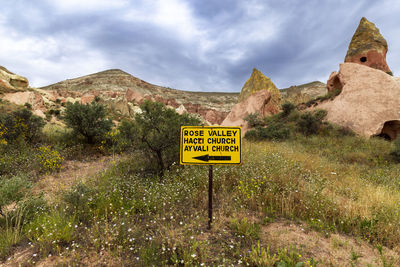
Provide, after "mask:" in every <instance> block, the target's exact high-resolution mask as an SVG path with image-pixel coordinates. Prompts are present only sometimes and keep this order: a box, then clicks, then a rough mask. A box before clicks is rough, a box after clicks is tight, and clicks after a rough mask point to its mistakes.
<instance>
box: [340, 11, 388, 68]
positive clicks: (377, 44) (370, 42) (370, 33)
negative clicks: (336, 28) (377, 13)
mask: <svg viewBox="0 0 400 267" xmlns="http://www.w3.org/2000/svg"><path fill="white" fill-rule="evenodd" d="M387 51H388V45H387V42H386V40H385V38H383V36H382V35H381V34H380V32H379V29H378V28H377V27H376V26H375V24H373V23H372V22H370V21H368V20H367V19H366V18H364V17H363V18H362V19H361V21H360V24H359V25H358V28H357V30H356V32H355V33H354V35H353V38H352V39H351V42H350V45H349V49H348V50H347V54H346V58H345V60H344V62H353V63H358V64H361V65H365V66H368V67H371V68H374V69H378V70H382V71H384V72H387V73H391V71H390V69H389V66H388V65H387V63H386V53H387Z"/></svg>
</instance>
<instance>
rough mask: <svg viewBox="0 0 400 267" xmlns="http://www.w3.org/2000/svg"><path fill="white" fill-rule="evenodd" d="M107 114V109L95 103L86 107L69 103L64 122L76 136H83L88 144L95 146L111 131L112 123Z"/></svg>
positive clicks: (76, 103)
mask: <svg viewBox="0 0 400 267" xmlns="http://www.w3.org/2000/svg"><path fill="white" fill-rule="evenodd" d="M106 114H107V109H106V107H105V106H103V105H101V104H99V103H97V102H95V101H93V102H92V103H91V104H85V105H84V104H80V103H78V102H75V103H73V104H72V103H68V104H67V107H66V109H65V116H64V120H65V122H66V124H67V126H68V127H70V128H72V129H73V131H74V133H75V135H82V136H83V137H84V138H85V139H86V142H87V143H88V144H95V143H96V142H99V141H100V140H101V139H102V138H103V137H104V135H105V133H106V132H108V131H110V130H111V127H112V121H111V120H110V119H106Z"/></svg>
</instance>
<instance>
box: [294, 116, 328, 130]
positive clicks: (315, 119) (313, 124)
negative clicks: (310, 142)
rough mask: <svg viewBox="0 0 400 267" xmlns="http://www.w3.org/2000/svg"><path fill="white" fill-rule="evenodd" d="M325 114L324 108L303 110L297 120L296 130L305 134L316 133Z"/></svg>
mask: <svg viewBox="0 0 400 267" xmlns="http://www.w3.org/2000/svg"><path fill="white" fill-rule="evenodd" d="M326 114H327V112H326V111H325V110H317V111H315V112H313V113H311V112H308V111H307V112H304V113H303V114H301V116H300V119H299V120H298V122H297V128H298V131H299V132H301V133H302V134H304V135H306V136H307V135H313V134H317V133H318V131H319V130H320V129H321V126H322V120H323V119H324V117H325V116H326Z"/></svg>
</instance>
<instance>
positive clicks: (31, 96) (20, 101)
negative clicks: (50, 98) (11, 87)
mask: <svg viewBox="0 0 400 267" xmlns="http://www.w3.org/2000/svg"><path fill="white" fill-rule="evenodd" d="M3 99H5V100H8V101H10V102H11V103H14V104H17V105H24V104H25V103H28V104H30V105H31V106H32V109H34V110H35V109H39V110H42V111H45V110H46V106H45V104H44V101H43V97H42V95H41V94H39V93H37V92H31V91H25V92H16V93H7V94H4V96H3Z"/></svg>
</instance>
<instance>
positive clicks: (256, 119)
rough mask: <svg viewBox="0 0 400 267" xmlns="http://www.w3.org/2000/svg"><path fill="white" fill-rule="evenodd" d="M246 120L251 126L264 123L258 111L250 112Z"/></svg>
mask: <svg viewBox="0 0 400 267" xmlns="http://www.w3.org/2000/svg"><path fill="white" fill-rule="evenodd" d="M244 120H245V121H247V124H248V125H249V126H250V127H251V128H254V127H256V126H260V125H262V119H261V117H260V114H258V113H250V114H248V115H247V116H246V117H245V118H244Z"/></svg>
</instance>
